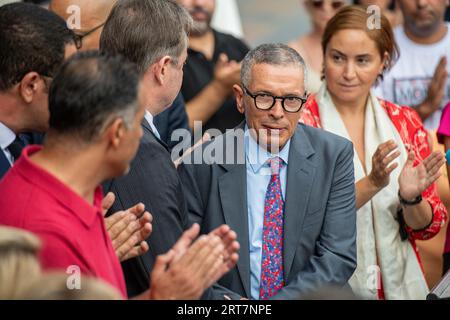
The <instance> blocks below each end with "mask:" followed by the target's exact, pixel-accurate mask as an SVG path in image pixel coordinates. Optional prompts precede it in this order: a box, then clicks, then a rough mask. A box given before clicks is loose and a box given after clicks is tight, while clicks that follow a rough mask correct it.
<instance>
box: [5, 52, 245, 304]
mask: <svg viewBox="0 0 450 320" xmlns="http://www.w3.org/2000/svg"><path fill="white" fill-rule="evenodd" d="M144 93H145V91H144V90H141V85H140V76H139V74H138V72H137V69H136V67H135V65H134V64H132V63H129V62H127V61H126V60H124V59H123V58H121V57H119V56H117V57H109V56H101V55H99V53H97V52H87V53H82V54H77V55H75V56H74V57H72V58H70V59H69V60H68V61H67V62H66V63H65V64H64V65H63V66H62V68H61V70H60V71H59V72H58V73H57V75H56V76H55V78H54V79H53V82H52V85H51V87H50V92H49V109H50V121H49V127H50V129H49V131H48V135H47V138H46V141H45V143H44V146H43V147H40V146H30V147H28V148H26V149H24V151H23V153H22V156H21V157H20V158H19V160H18V161H17V162H16V164H15V165H14V166H13V167H12V169H11V170H9V172H8V173H7V174H6V175H5V177H4V178H3V180H1V182H0V194H1V195H2V196H1V197H0V224H4V225H8V226H13V227H18V228H22V229H26V230H28V231H31V232H33V233H35V234H36V235H38V236H39V237H40V238H41V240H42V241H43V249H42V253H41V257H40V258H41V263H42V265H43V268H44V269H47V270H48V269H63V270H73V269H74V267H75V268H79V270H80V271H81V272H82V273H83V274H87V275H90V276H94V277H97V278H99V279H102V280H104V281H106V282H108V283H109V284H111V285H112V286H114V287H115V288H117V289H118V290H119V291H120V292H121V293H122V295H123V296H124V297H126V289H125V282H124V278H123V274H122V269H121V266H120V263H119V260H118V258H117V256H116V254H115V252H114V249H113V247H112V244H111V240H110V238H109V236H108V233H107V231H106V229H105V225H104V220H103V214H102V206H101V202H102V197H103V194H102V190H101V187H99V185H100V184H101V182H102V181H104V180H106V179H110V178H112V177H116V176H119V175H122V174H124V173H126V172H127V171H128V170H129V164H130V161H131V160H132V159H133V157H134V156H135V153H136V151H137V147H138V145H139V140H140V138H141V136H142V128H141V125H140V124H141V121H142V120H143V117H144V105H145V99H146V96H145V94H144ZM198 231H199V227H198V225H195V226H194V227H193V228H191V229H190V230H188V231H186V232H185V233H184V234H183V236H182V238H181V239H180V241H179V242H178V243H177V244H176V245H175V247H174V249H173V250H170V251H169V252H168V253H167V254H164V255H161V256H159V257H158V259H157V262H156V264H155V268H154V270H153V272H152V275H151V277H152V287H151V289H150V290H149V291H147V292H145V293H144V294H143V296H142V298H150V299H156V298H162V299H194V298H199V297H200V295H201V294H202V292H203V290H205V289H206V288H207V287H209V286H210V285H212V283H214V282H215V281H216V280H218V279H219V278H220V277H221V276H222V275H223V274H224V273H225V272H227V271H229V270H230V269H231V268H232V267H233V266H234V265H235V263H236V261H237V254H236V251H237V249H238V247H237V246H236V244H235V243H234V239H233V237H223V238H220V237H219V236H217V235H215V234H211V235H208V236H202V237H200V238H199V239H198V240H197V241H195V242H194V243H193V244H192V245H191V242H192V241H193V239H194V238H195V237H196V236H197V234H198ZM225 233H226V232H223V234H225ZM216 234H217V233H216ZM81 289H82V277H81Z"/></svg>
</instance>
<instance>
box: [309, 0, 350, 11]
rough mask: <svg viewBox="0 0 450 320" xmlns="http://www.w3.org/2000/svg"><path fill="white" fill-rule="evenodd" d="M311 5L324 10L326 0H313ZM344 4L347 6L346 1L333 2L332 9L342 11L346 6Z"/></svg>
mask: <svg viewBox="0 0 450 320" xmlns="http://www.w3.org/2000/svg"><path fill="white" fill-rule="evenodd" d="M311 4H312V6H313V7H314V8H316V9H320V8H323V7H324V5H325V1H324V0H312V1H311ZM344 4H345V2H344V1H331V7H332V8H333V9H334V10H338V9H340V8H341V7H343V6H344Z"/></svg>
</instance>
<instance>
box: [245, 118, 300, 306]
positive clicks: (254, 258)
mask: <svg viewBox="0 0 450 320" xmlns="http://www.w3.org/2000/svg"><path fill="white" fill-rule="evenodd" d="M290 145H291V141H290V140H289V141H288V142H287V143H286V145H285V146H284V148H283V149H282V150H281V151H280V153H279V154H271V153H269V152H268V151H267V150H265V149H263V148H261V147H260V146H259V145H258V143H257V142H256V141H255V140H254V139H253V137H251V136H250V134H249V132H248V128H247V126H246V127H245V156H246V170H247V208H248V234H249V245H250V288H251V293H250V295H251V298H252V299H255V300H259V282H260V278H261V256H262V236H263V226H264V201H265V197H266V191H267V187H268V185H269V182H270V177H271V170H270V166H269V164H268V162H267V160H269V159H270V158H273V157H277V156H278V157H280V158H281V159H283V161H284V163H285V165H284V166H283V167H282V168H281V171H280V182H281V191H282V193H283V199H285V196H286V179H287V165H288V160H289V159H288V158H289V148H290Z"/></svg>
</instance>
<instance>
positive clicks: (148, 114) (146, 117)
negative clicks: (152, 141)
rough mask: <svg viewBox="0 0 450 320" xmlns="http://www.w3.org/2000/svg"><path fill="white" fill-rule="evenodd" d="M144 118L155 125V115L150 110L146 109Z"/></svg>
mask: <svg viewBox="0 0 450 320" xmlns="http://www.w3.org/2000/svg"><path fill="white" fill-rule="evenodd" d="M144 118H145V120H147V122H148V124H149V125H150V126H151V127H153V115H152V114H151V113H150V111H148V110H145V114H144Z"/></svg>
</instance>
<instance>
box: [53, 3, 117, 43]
mask: <svg viewBox="0 0 450 320" xmlns="http://www.w3.org/2000/svg"><path fill="white" fill-rule="evenodd" d="M116 2H117V0H95V1H92V0H51V2H50V6H49V9H50V10H51V11H53V12H54V13H56V14H57V15H58V16H60V17H62V18H63V19H64V20H65V21H66V22H67V23H68V26H69V28H71V29H73V31H74V32H75V33H76V34H78V35H83V34H85V33H86V32H89V31H91V30H93V29H94V28H96V27H98V26H101V25H102V24H104V23H105V21H106V19H107V18H108V16H109V13H110V12H111V9H112V8H113V6H114V4H115V3H116ZM102 30H103V27H99V28H98V29H96V30H95V31H93V32H92V33H90V34H89V35H86V36H85V37H83V39H82V47H81V49H80V50H92V49H98V47H99V41H100V34H101V32H102Z"/></svg>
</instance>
